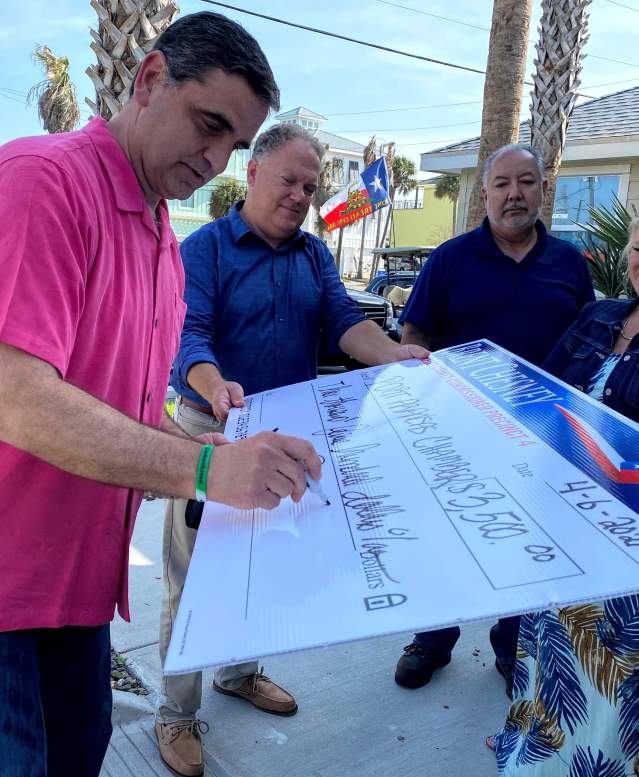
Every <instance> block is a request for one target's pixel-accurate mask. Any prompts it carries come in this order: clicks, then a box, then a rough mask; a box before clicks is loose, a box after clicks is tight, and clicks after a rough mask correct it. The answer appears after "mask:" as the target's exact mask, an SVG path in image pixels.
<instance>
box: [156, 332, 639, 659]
mask: <svg viewBox="0 0 639 777" xmlns="http://www.w3.org/2000/svg"><path fill="white" fill-rule="evenodd" d="M275 427H278V428H279V430H280V431H281V432H284V433H287V434H294V435H298V436H301V437H306V438H308V439H311V440H312V441H313V443H314V445H315V447H316V449H317V451H318V453H319V454H320V455H321V456H322V457H323V459H324V462H325V463H324V468H323V476H322V486H323V488H324V490H325V492H326V494H327V496H328V498H329V499H330V502H331V504H330V505H329V506H326V505H325V504H324V503H323V501H322V500H321V499H319V498H318V497H317V496H316V495H315V494H312V493H309V492H307V493H306V495H305V496H304V498H303V499H302V501H301V502H300V503H299V504H297V505H295V504H293V503H292V502H291V500H290V499H289V500H286V501H285V502H283V503H282V504H281V505H280V507H279V508H278V509H276V510H274V511H272V512H267V511H264V510H252V511H242V510H233V509H230V508H226V507H223V506H221V505H218V504H214V503H209V504H207V505H206V508H205V511H204V517H203V521H202V525H201V527H200V529H199V532H198V537H197V542H196V546H195V552H194V554H193V559H192V561H191V566H190V568H189V573H188V577H187V580H186V584H185V587H184V593H183V596H182V601H181V604H180V609H179V613H178V616H177V619H176V622H175V627H174V629H173V638H172V641H171V645H170V649H169V652H168V657H167V660H166V666H165V670H166V671H167V672H169V673H176V672H184V671H189V670H193V669H196V668H202V667H206V666H213V665H219V664H226V663H235V662H239V661H244V660H247V659H252V658H256V657H261V656H266V655H269V654H273V653H282V652H287V651H292V650H299V649H303V648H310V647H315V646H318V645H326V644H331V643H336V642H343V641H350V640H356V639H362V638H366V637H372V636H377V635H381V634H388V633H392V632H400V631H409V630H425V629H433V628H438V627H441V626H449V625H452V624H458V623H463V622H464V621H472V620H478V619H482V618H486V617H490V616H507V615H513V614H517V613H521V612H528V611H531V610H535V609H542V608H547V607H553V606H557V605H561V604H567V603H575V602H579V601H589V600H596V599H600V598H604V597H613V596H619V595H622V594H626V593H631V592H637V591H639V518H638V517H637V513H636V510H637V508H638V506H639V426H638V425H636V424H634V423H632V422H629V421H627V420H626V419H624V418H622V417H621V416H619V415H618V414H616V413H614V412H612V411H610V410H608V409H607V408H605V407H604V406H603V405H601V404H599V403H597V402H595V401H593V400H591V399H590V398H589V397H587V396H585V395H584V394H582V393H580V392H578V391H575V390H573V389H571V388H569V387H567V386H566V385H565V384H563V383H560V382H558V381H556V380H555V379H553V378H551V377H550V376H549V375H547V374H546V373H544V372H542V371H541V370H538V369H536V368H535V367H532V366H531V365H530V364H528V363H526V362H524V361H522V360H520V359H516V358H514V357H513V356H512V355H510V354H509V353H507V352H506V351H503V350H501V349H499V348H498V347H496V346H494V345H492V344H491V343H488V342H486V341H480V342H476V343H470V344H467V345H463V346H458V347H455V348H450V349H448V350H445V351H439V352H437V353H436V354H434V355H433V356H432V358H431V360H430V363H429V364H422V363H421V362H417V361H410V362H403V363H398V364H393V365H388V366H384V367H375V368H368V369H364V370H359V371H356V372H349V373H344V374H342V375H336V376H327V377H323V378H319V379H317V380H313V381H309V382H307V383H300V384H297V385H294V386H287V387H285V388H281V389H277V390H275V391H267V392H264V393H262V394H255V395H253V396H251V397H249V398H248V399H247V402H246V406H245V407H244V408H243V409H241V410H240V411H236V412H234V413H233V414H232V415H231V417H230V419H229V422H228V424H227V429H226V434H227V436H229V437H230V438H231V439H235V440H239V439H243V438H245V437H247V436H248V435H251V434H254V433H256V432H258V431H261V430H264V429H273V428H275ZM237 477H238V478H241V477H242V473H241V472H238V473H237Z"/></svg>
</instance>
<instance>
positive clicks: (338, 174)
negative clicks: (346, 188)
mask: <svg viewBox="0 0 639 777" xmlns="http://www.w3.org/2000/svg"><path fill="white" fill-rule="evenodd" d="M331 167H332V178H333V183H334V184H340V185H341V184H343V183H344V165H343V164H342V160H341V159H333V161H332V162H331Z"/></svg>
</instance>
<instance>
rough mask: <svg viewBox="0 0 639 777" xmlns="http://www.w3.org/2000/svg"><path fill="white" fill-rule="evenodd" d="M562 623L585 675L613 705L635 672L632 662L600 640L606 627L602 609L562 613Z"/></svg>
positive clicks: (570, 609) (591, 607) (586, 606)
mask: <svg viewBox="0 0 639 777" xmlns="http://www.w3.org/2000/svg"><path fill="white" fill-rule="evenodd" d="M559 620H560V622H561V623H562V624H563V625H564V627H565V629H566V631H567V633H568V635H569V637H570V641H571V642H572V644H573V646H574V651H575V654H576V656H577V659H578V660H579V663H580V664H581V666H582V668H583V670H584V673H585V674H586V675H587V677H588V678H589V679H590V681H591V682H592V684H593V685H594V686H595V688H596V689H597V691H598V692H599V693H600V694H601V695H602V696H605V698H606V699H608V701H609V702H610V703H611V704H612V703H614V701H615V699H616V697H617V689H618V688H619V686H620V685H621V683H622V682H623V681H624V680H625V679H626V677H627V676H628V675H629V674H630V673H631V672H632V659H631V658H630V657H629V656H627V655H615V653H613V652H612V651H611V650H609V648H608V647H607V646H606V643H605V642H604V641H602V639H601V637H600V630H601V629H602V624H605V622H606V621H605V614H604V609H603V607H600V606H599V605H596V604H583V605H579V606H577V607H564V608H563V609H561V610H559Z"/></svg>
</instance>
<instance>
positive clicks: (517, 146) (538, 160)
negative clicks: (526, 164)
mask: <svg viewBox="0 0 639 777" xmlns="http://www.w3.org/2000/svg"><path fill="white" fill-rule="evenodd" d="M509 151H524V152H525V153H526V154H530V156H531V157H532V158H533V159H534V160H535V164H536V165H537V170H538V171H539V178H540V179H541V180H542V181H543V180H544V178H545V177H546V166H545V164H544V158H543V156H542V155H541V154H540V153H539V151H537V149H536V148H533V147H532V146H528V145H526V143H509V144H508V145H506V146H502V147H501V148H498V149H497V150H496V151H493V153H492V154H490V156H488V157H486V159H485V161H484V167H483V169H482V176H481V182H482V185H483V187H484V188H486V186H488V175H489V173H490V166H491V165H492V163H493V162H494V161H495V159H497V157H500V156H501V155H502V154H507V153H508V152H509Z"/></svg>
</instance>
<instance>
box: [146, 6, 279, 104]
mask: <svg viewBox="0 0 639 777" xmlns="http://www.w3.org/2000/svg"><path fill="white" fill-rule="evenodd" d="M153 51H161V52H162V53H163V54H164V57H165V59H166V65H167V70H168V75H169V78H170V79H171V80H172V81H173V82H175V83H181V82H182V81H189V80H193V81H200V82H202V81H204V79H205V78H206V76H207V75H208V74H209V72H210V71H211V70H221V71H222V72H223V73H230V74H233V75H239V76H242V77H243V78H245V79H246V81H247V82H248V85H249V86H250V88H251V90H252V92H253V94H255V95H256V96H257V97H259V98H260V99H262V100H264V102H265V103H266V104H267V105H268V106H269V108H272V109H273V110H274V111H277V110H279V106H280V90H279V89H278V86H277V84H276V83H275V77H274V76H273V71H272V70H271V66H270V65H269V63H268V61H267V59H266V57H265V55H264V52H263V51H262V49H261V48H260V45H259V43H258V42H257V41H256V40H255V38H254V37H253V36H252V35H249V33H248V32H247V31H246V30H245V29H244V27H242V26H241V25H240V24H238V23H237V22H234V21H232V20H231V19H227V17H226V16H222V15H221V14H218V13H213V12H212V11H200V12H198V13H192V14H188V15H187V16H182V17H181V18H180V19H177V21H175V22H173V24H171V25H169V26H168V27H167V28H166V30H164V32H163V33H162V34H161V35H160V36H159V38H158V39H157V40H156V41H155V44H154V46H153ZM134 88H135V82H134V83H133V84H131V94H133V90H134Z"/></svg>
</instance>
